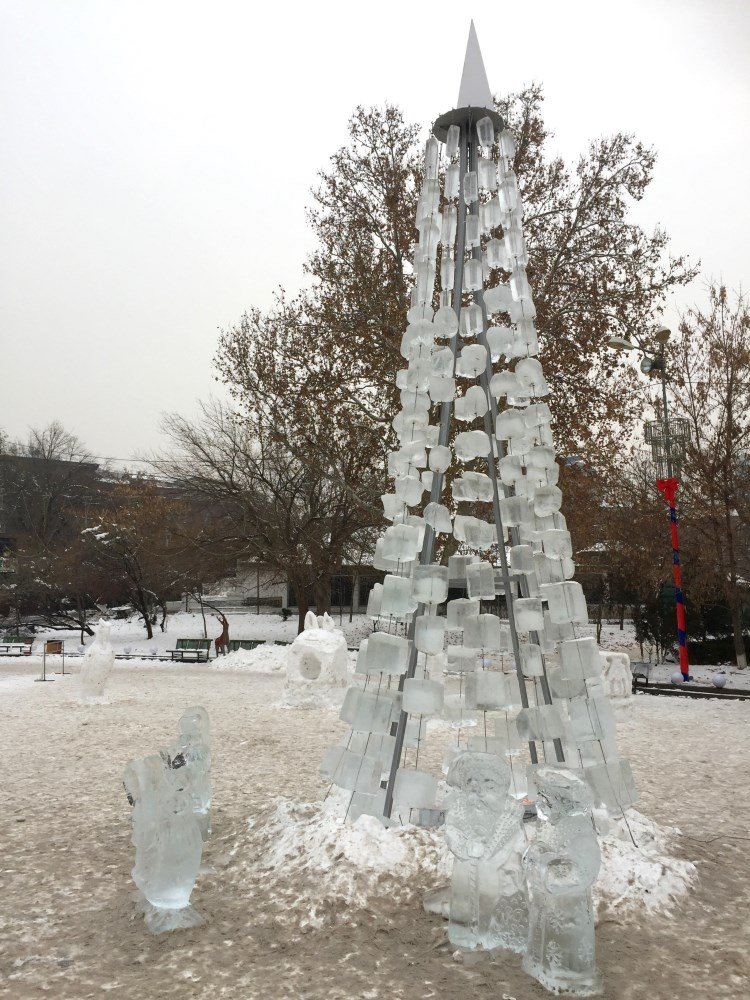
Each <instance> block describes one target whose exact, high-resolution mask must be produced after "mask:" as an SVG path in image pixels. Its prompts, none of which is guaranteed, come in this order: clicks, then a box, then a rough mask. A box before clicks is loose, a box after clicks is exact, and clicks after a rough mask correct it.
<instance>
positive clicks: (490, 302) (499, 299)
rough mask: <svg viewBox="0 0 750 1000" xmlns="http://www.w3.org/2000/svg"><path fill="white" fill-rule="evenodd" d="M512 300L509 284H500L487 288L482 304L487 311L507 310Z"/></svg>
mask: <svg viewBox="0 0 750 1000" xmlns="http://www.w3.org/2000/svg"><path fill="white" fill-rule="evenodd" d="M512 302H513V293H512V292H511V290H510V285H507V284H501V285H496V286H495V287H494V288H488V289H487V291H486V292H485V293H484V304H485V307H486V309H487V312H488V313H498V312H500V313H502V312H507V311H508V309H509V308H510V306H511V304H512Z"/></svg>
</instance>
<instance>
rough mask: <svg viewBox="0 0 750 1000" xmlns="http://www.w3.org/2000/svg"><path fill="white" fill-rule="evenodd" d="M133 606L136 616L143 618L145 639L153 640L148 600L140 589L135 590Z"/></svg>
mask: <svg viewBox="0 0 750 1000" xmlns="http://www.w3.org/2000/svg"><path fill="white" fill-rule="evenodd" d="M134 606H135V609H136V611H137V612H138V614H139V615H140V616H141V618H143V624H144V625H145V626H146V638H147V639H153V638H154V630H153V629H152V627H151V615H150V614H149V606H148V600H147V599H146V595H145V594H144V593H143V591H142V590H141V588H140V587H138V588H137V590H136V601H135V604H134Z"/></svg>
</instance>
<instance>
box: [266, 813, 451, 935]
mask: <svg viewBox="0 0 750 1000" xmlns="http://www.w3.org/2000/svg"><path fill="white" fill-rule="evenodd" d="M347 800H348V796H347V795H346V794H344V795H343V796H341V795H340V794H336V795H335V796H333V795H332V796H331V798H329V799H328V800H327V801H326V802H323V803H321V802H303V803H297V802H290V801H289V800H287V799H277V800H276V803H275V806H274V808H273V811H272V812H271V813H270V815H268V816H267V817H266V819H265V820H264V821H263V822H262V823H260V824H257V825H255V824H253V822H252V821H251V827H250V833H251V838H252V839H253V840H254V841H255V842H256V850H257V852H258V858H259V860H258V864H259V865H260V867H261V868H262V869H263V871H264V878H265V879H268V878H276V879H278V886H277V892H278V893H279V894H282V895H286V897H287V898H286V902H287V906H288V910H287V913H288V915H289V917H290V919H293V920H295V921H297V922H299V924H300V925H301V926H313V927H320V926H323V925H324V924H326V923H328V922H329V921H338V922H342V921H346V920H348V919H351V916H352V913H353V911H356V910H357V909H361V908H364V907H366V906H367V905H368V904H369V903H370V902H371V901H372V900H373V899H374V898H375V897H378V896H385V897H388V899H389V900H393V899H394V897H403V898H404V899H406V898H407V897H408V896H410V895H412V893H413V892H414V890H415V889H420V888H421V889H425V888H429V887H430V885H431V884H432V882H434V880H435V879H436V878H442V879H444V878H446V877H447V873H448V868H447V864H448V857H449V855H448V852H447V850H446V848H445V845H444V841H443V837H442V834H441V833H438V832H437V831H435V830H425V829H422V828H421V827H416V826H411V825H406V826H393V827H390V828H388V829H386V828H385V827H384V826H382V824H381V823H380V822H379V820H377V819H375V817H373V816H360V817H359V818H358V819H357V820H356V822H354V823H344V822H343V820H342V817H343V816H344V814H345V812H346V805H347ZM295 887H296V888H295ZM414 904H415V905H419V902H418V900H415V901H414Z"/></svg>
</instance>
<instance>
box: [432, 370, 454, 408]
mask: <svg viewBox="0 0 750 1000" xmlns="http://www.w3.org/2000/svg"><path fill="white" fill-rule="evenodd" d="M429 391H430V399H431V400H432V402H433V403H448V402H450V400H452V399H455V396H456V380H455V379H454V378H451V377H450V376H449V375H431V376H430V385H429Z"/></svg>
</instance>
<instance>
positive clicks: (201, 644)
mask: <svg viewBox="0 0 750 1000" xmlns="http://www.w3.org/2000/svg"><path fill="white" fill-rule="evenodd" d="M167 652H168V653H170V654H171V657H172V659H173V660H183V661H184V660H193V661H194V662H195V663H200V662H201V660H205V661H206V663H208V659H209V656H210V655H211V639H178V640H177V643H176V645H175V648H174V649H168V650H167Z"/></svg>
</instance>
